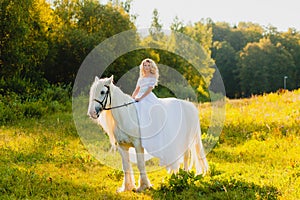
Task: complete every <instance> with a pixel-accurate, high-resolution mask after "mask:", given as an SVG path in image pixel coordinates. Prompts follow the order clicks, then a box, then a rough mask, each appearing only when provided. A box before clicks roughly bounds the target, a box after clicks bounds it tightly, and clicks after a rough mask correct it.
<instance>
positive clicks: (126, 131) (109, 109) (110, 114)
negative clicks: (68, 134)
mask: <svg viewBox="0 0 300 200" xmlns="http://www.w3.org/2000/svg"><path fill="white" fill-rule="evenodd" d="M166 99H169V101H171V102H172V101H175V102H179V103H180V105H181V109H182V110H183V112H181V113H182V116H180V117H181V119H182V120H184V122H185V123H186V125H185V126H184V127H183V128H180V131H179V133H178V135H179V137H178V138H179V140H180V141H179V143H178V142H177V143H175V144H176V147H175V149H176V150H177V149H178V150H179V152H180V151H184V152H181V154H180V153H177V154H178V155H176V156H177V157H178V159H176V160H174V159H173V160H171V161H170V163H167V164H166V167H167V168H168V169H171V170H172V171H175V172H176V171H178V169H179V167H180V165H181V164H182V162H183V163H184V170H190V169H191V167H193V166H195V168H196V173H197V174H201V173H202V174H205V173H206V172H207V170H208V163H207V160H206V156H205V152H204V148H203V145H202V141H201V130H200V123H199V118H198V110H197V108H196V107H195V106H194V104H192V103H191V102H188V101H183V100H179V99H175V98H166ZM162 100H163V99H162ZM179 114H180V113H179ZM88 115H89V116H90V117H91V118H93V119H98V118H99V116H100V115H101V118H102V120H104V121H105V123H104V124H103V123H100V124H101V125H102V126H103V129H104V130H105V131H106V132H107V134H108V135H109V138H110V142H111V144H112V145H113V146H115V145H117V148H118V150H119V153H120V154H121V157H122V166H123V171H124V181H123V186H122V187H121V188H120V189H119V190H118V191H120V192H121V191H130V190H135V188H136V186H135V182H134V177H133V173H132V168H131V163H130V156H129V148H130V147H134V148H135V151H136V160H137V166H138V169H139V172H140V183H139V187H138V188H137V191H138V192H139V191H142V190H144V189H146V188H150V187H151V184H150V181H149V179H148V177H147V174H146V170H145V158H144V148H143V146H142V140H141V135H140V127H139V126H138V119H137V118H138V117H137V112H136V107H135V105H134V99H133V98H132V97H130V96H129V95H127V94H125V93H123V92H122V91H121V89H120V88H118V87H117V86H115V85H114V84H113V76H111V77H110V78H104V79H99V78H98V77H95V81H94V83H93V84H92V86H91V88H90V99H89V108H88ZM168 123H172V124H171V125H174V124H176V123H178V122H172V121H171V122H168ZM162 134H164V133H162ZM177 140H178V139H177ZM184 140H188V141H187V142H185V141H184ZM178 144H182V146H181V145H178ZM166 148H168V146H167V147H166ZM173 149H174V146H173ZM166 150H167V151H168V149H166ZM171 154H173V150H171ZM174 154H176V153H175V151H174ZM172 156H173V155H172ZM172 156H171V157H172ZM177 157H176V158H177ZM167 160H168V158H167Z"/></svg>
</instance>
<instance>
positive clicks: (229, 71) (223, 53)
mask: <svg viewBox="0 0 300 200" xmlns="http://www.w3.org/2000/svg"><path fill="white" fill-rule="evenodd" d="M212 58H213V59H214V60H215V61H216V65H217V67H218V69H219V71H220V73H221V75H222V79H223V82H224V85H225V89H226V95H227V96H228V97H231V98H234V97H238V96H239V95H240V87H239V79H238V73H237V66H236V64H237V61H236V51H235V49H234V48H233V47H232V46H231V45H230V44H229V43H228V42H226V41H223V42H218V41H216V42H214V44H213V48H212Z"/></svg>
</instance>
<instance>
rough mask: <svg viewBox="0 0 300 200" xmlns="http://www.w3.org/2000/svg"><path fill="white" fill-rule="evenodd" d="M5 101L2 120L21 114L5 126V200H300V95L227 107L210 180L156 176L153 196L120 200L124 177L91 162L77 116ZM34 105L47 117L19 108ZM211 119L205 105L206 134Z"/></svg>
mask: <svg viewBox="0 0 300 200" xmlns="http://www.w3.org/2000/svg"><path fill="white" fill-rule="evenodd" d="M57 90H60V89H57ZM57 90H55V89H54V91H57ZM52 92H53V91H52V89H50V91H48V92H47V91H46V93H47V94H49V93H52ZM54 93H56V92H54ZM58 94H60V92H58ZM46 96H47V98H45V99H50V98H49V97H51V96H53V95H46ZM5 98H8V99H5ZM9 98H10V99H9ZM2 99H4V100H5V101H6V102H4V101H2V104H0V110H1V109H2V110H1V112H0V113H1V116H5V114H3V110H5V109H3V108H11V109H7V110H6V112H9V114H10V112H15V113H19V114H20V113H21V114H22V115H21V114H20V115H21V117H20V118H19V117H18V115H19V114H18V115H16V118H11V119H10V120H6V121H5V123H2V125H1V126H0V163H1V165H0V199H300V189H299V188H300V157H299V152H300V126H299V124H300V110H299V108H300V90H297V91H294V92H286V93H281V94H277V93H274V94H268V95H263V96H255V97H252V98H251V99H242V100H228V101H227V105H226V121H225V124H224V128H223V131H222V133H221V136H220V139H219V142H218V143H217V145H216V146H215V148H214V149H213V150H212V151H211V152H210V153H209V154H208V155H207V156H208V161H209V164H210V172H209V173H208V174H207V175H206V176H204V177H202V176H195V174H194V172H193V171H192V172H189V173H187V172H184V171H180V172H179V173H178V174H176V175H171V174H167V172H166V171H165V170H161V171H154V172H151V173H149V178H150V181H151V182H152V184H154V188H153V189H152V190H147V191H145V192H142V193H133V192H125V193H121V194H118V193H116V192H115V191H116V189H117V188H118V187H119V186H120V185H121V184H122V179H123V173H122V171H119V170H116V169H112V168H109V167H107V166H104V165H103V164H101V162H100V161H98V160H97V159H95V158H94V157H92V156H91V154H90V153H89V152H88V151H87V150H86V148H85V146H84V145H83V143H82V142H81V140H80V138H79V137H78V135H77V131H76V128H75V126H74V123H73V119H72V113H71V111H70V109H63V108H60V107H59V106H62V105H63V104H62V103H60V102H59V101H58V105H59V106H58V107H59V109H54V110H53V111H50V108H49V107H47V106H49V103H50V100H49V102H47V103H45V102H44V100H43V101H42V100H37V101H22V102H19V101H20V100H19V99H18V97H13V96H12V97H9V96H5V97H4V96H2V97H1V100H2ZM58 99H59V98H58ZM52 100H53V101H54V102H55V100H54V99H52ZM52 100H51V101H52ZM8 101H10V104H9V105H10V107H8V106H7V102H8ZM29 102H31V104H30V105H31V106H32V107H33V109H35V108H36V109H37V110H40V109H41V107H42V108H43V107H44V109H46V111H42V112H41V113H40V115H36V114H34V116H33V117H32V116H31V115H25V114H24V113H25V112H24V108H20V107H22V106H25V105H26V104H29ZM19 103H20V104H19ZM23 104H24V105H23ZM1 105H2V107H1ZM66 105H70V102H69V103H67V104H66ZM27 106H28V105H27ZM65 108H67V106H66V107H65ZM18 109H20V111H18ZM210 112H211V111H210V107H209V105H208V104H202V105H201V106H200V119H201V125H202V127H201V128H202V131H203V133H204V134H205V133H206V131H207V129H208V126H209V124H210V121H209V120H210ZM136 180H137V177H136Z"/></svg>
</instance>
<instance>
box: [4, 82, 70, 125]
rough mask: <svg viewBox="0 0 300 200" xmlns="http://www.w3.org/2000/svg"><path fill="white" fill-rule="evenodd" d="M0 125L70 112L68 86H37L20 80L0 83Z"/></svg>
mask: <svg viewBox="0 0 300 200" xmlns="http://www.w3.org/2000/svg"><path fill="white" fill-rule="evenodd" d="M0 85H1V88H3V89H4V90H2V91H1V93H0V124H10V123H15V122H17V121H18V120H22V119H29V118H41V117H42V116H44V115H47V114H53V113H55V112H65V111H70V110H71V102H70V99H71V97H70V94H71V87H70V86H63V85H61V86H54V85H49V84H46V85H44V86H43V87H42V88H39V86H38V85H37V84H34V83H31V82H28V81H26V80H21V79H18V78H16V79H12V80H11V81H4V79H2V81H0Z"/></svg>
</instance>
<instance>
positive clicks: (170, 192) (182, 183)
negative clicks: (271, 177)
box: [154, 169, 280, 199]
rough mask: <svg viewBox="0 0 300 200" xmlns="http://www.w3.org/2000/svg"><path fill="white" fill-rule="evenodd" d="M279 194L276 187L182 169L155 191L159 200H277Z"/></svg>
mask: <svg viewBox="0 0 300 200" xmlns="http://www.w3.org/2000/svg"><path fill="white" fill-rule="evenodd" d="M222 193H223V194H224V196H223V197H221V196H220V194H222ZM279 194H280V193H279V191H278V190H277V189H276V188H275V187H268V186H266V187H260V186H259V185H255V184H254V183H247V182H246V181H241V180H237V179H235V178H233V177H230V178H229V179H228V177H224V176H222V175H218V176H213V175H207V177H205V178H204V177H202V176H201V175H198V176H195V174H194V173H193V172H185V171H184V170H181V169H180V170H179V172H178V173H177V174H176V175H175V174H172V175H171V177H170V178H168V180H167V182H166V183H164V184H162V185H161V186H160V187H159V188H158V189H157V190H155V191H154V197H156V198H157V199H257V198H259V199H277V196H278V195H279Z"/></svg>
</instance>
